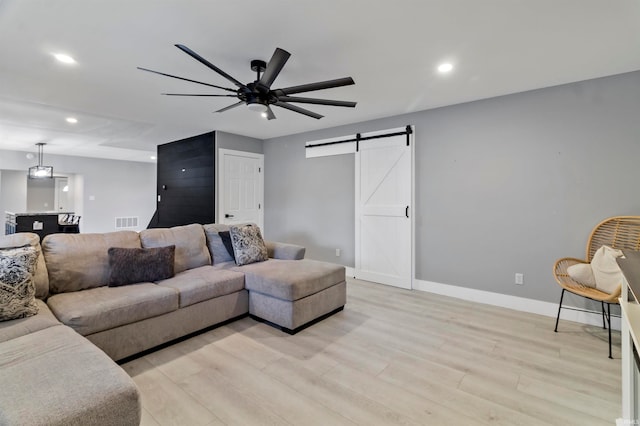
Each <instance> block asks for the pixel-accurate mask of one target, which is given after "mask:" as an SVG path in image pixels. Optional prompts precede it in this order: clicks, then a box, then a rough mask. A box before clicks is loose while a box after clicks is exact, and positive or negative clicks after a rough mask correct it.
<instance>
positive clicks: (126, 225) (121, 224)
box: [116, 216, 138, 230]
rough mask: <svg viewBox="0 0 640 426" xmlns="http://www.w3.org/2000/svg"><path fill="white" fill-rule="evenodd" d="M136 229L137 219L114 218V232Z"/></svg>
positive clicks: (133, 217)
mask: <svg viewBox="0 0 640 426" xmlns="http://www.w3.org/2000/svg"><path fill="white" fill-rule="evenodd" d="M136 228H138V217H137V216H132V217H116V230H122V229H133V230H135V229H136Z"/></svg>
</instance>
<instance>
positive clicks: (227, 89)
mask: <svg viewBox="0 0 640 426" xmlns="http://www.w3.org/2000/svg"><path fill="white" fill-rule="evenodd" d="M137 68H138V69H139V70H142V71H147V72H152V73H154V74H160V75H164V76H165V77H171V78H177V79H178V80H184V81H189V82H191V83H198V84H203V85H205V86H209V87H215V88H216V89H222V90H226V91H228V92H234V93H235V90H233V89H229V88H227V87H221V86H216V85H215V84H209V83H203V82H202V81H196V80H191V79H189V78H184V77H178V76H177V75H171V74H166V73H163V72H160V71H154V70H150V69H148V68H142V67H137Z"/></svg>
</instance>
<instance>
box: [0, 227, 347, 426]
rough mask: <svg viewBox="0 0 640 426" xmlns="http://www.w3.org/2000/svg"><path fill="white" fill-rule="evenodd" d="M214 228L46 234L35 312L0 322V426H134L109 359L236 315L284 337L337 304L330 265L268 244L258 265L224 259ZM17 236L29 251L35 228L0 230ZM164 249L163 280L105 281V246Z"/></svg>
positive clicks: (130, 404) (338, 277)
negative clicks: (169, 273)
mask: <svg viewBox="0 0 640 426" xmlns="http://www.w3.org/2000/svg"><path fill="white" fill-rule="evenodd" d="M225 229H228V227H226V226H225V225H216V224H210V225H204V226H203V225H198V224H193V225H187V226H180V227H174V228H167V229H148V230H144V231H141V232H140V233H137V232H134V231H120V232H112V233H104V234H52V235H49V236H47V237H46V238H45V239H44V241H43V242H42V248H41V249H42V254H43V255H42V256H40V258H39V263H38V268H37V270H36V279H35V282H36V287H37V292H36V296H37V297H38V298H39V300H38V305H39V307H40V311H39V313H38V314H37V315H35V316H32V317H28V318H23V319H19V320H11V321H5V322H0V382H2V383H3V385H2V386H0V424H3V425H4V424H8V425H12V424H34V425H36V424H38V425H39V424H42V425H45V424H47V425H75V424H78V425H80V424H83V425H91V424H96V425H98V424H99V425H102V424H105V425H109V424H123V425H128V424H138V423H139V421H140V400H139V395H138V393H137V389H136V387H135V385H134V383H133V381H132V380H131V379H130V378H129V377H128V376H127V375H126V373H124V371H123V370H122V369H121V368H120V367H119V366H118V365H117V364H116V363H114V362H113V361H118V360H122V359H124V358H126V357H129V356H131V355H134V354H138V353H140V352H142V351H145V350H147V349H151V348H154V347H156V346H158V345H161V344H163V343H167V342H170V341H172V340H174V339H177V338H180V337H183V336H186V335H189V334H190V333H193V332H196V331H199V330H202V329H205V328H208V327H211V326H214V325H218V324H221V323H224V322H226V321H231V320H233V319H235V318H239V317H243V316H246V315H247V314H251V315H252V316H253V317H254V318H256V319H259V320H264V321H268V322H270V323H272V325H276V326H278V327H280V328H282V329H283V330H284V331H287V332H295V331H298V330H299V329H301V328H304V327H305V326H308V325H309V324H311V323H313V322H315V321H317V320H319V319H321V318H323V317H325V316H327V315H330V314H332V313H334V312H336V311H338V310H340V309H342V307H343V306H344V304H345V302H346V284H345V274H344V268H343V267H342V266H338V265H332V264H328V263H324V262H315V261H311V260H306V259H303V257H304V248H302V247H299V246H294V245H287V244H279V243H267V247H268V251H269V255H270V257H271V258H270V259H269V260H267V261H264V262H260V263H254V264H249V265H244V266H236V265H235V263H234V262H233V261H232V260H231V258H230V256H229V254H228V252H226V249H225V248H224V245H223V243H222V240H221V239H220V236H219V232H220V231H222V230H225ZM25 243H29V244H33V245H36V246H38V247H40V246H39V244H38V240H37V236H36V235H35V234H15V235H13V236H5V237H0V247H15V246H19V245H23V244H25ZM171 245H173V246H175V261H174V272H175V275H174V276H173V277H171V278H168V279H163V280H158V281H155V282H142V283H135V284H129V285H121V286H115V287H109V286H108V284H109V277H110V273H111V267H110V265H109V256H108V254H107V253H108V250H109V248H112V247H120V248H132V249H140V248H144V249H147V248H154V247H166V246H171ZM274 257H275V259H274ZM45 301H46V303H45ZM72 330H73V331H72ZM74 331H75V332H74ZM43 355H44V357H43ZM21 377H22V378H21ZM7 383H8V384H9V385H8V386H7V385H5V384H7ZM52 394H54V395H55V398H52V397H51V395H52ZM26 395H29V396H30V397H29V398H25V396H26ZM116 413H117V414H116Z"/></svg>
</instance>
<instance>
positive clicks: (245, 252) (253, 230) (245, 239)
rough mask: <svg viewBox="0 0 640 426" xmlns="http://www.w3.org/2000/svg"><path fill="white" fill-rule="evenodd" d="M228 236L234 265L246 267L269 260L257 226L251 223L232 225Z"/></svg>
mask: <svg viewBox="0 0 640 426" xmlns="http://www.w3.org/2000/svg"><path fill="white" fill-rule="evenodd" d="M229 234H230V235H231V244H232V245H233V253H234V256H233V257H234V258H235V260H236V265H238V266H241V265H247V264H249V263H255V262H263V261H265V260H267V259H269V254H268V252H267V246H266V245H265V244H264V240H263V239H262V234H261V233H260V228H259V227H258V225H255V224H252V223H248V224H246V225H240V226H237V225H232V226H230V227H229Z"/></svg>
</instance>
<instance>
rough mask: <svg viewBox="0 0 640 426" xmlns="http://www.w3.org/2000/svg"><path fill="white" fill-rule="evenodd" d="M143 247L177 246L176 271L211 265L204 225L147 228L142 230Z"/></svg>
mask: <svg viewBox="0 0 640 426" xmlns="http://www.w3.org/2000/svg"><path fill="white" fill-rule="evenodd" d="M140 241H141V242H142V247H145V248H148V247H164V246H170V245H174V246H176V258H175V267H174V272H175V273H176V274H177V273H178V272H182V271H186V270H187V269H193V268H197V267H199V266H205V265H211V256H210V255H209V250H208V249H207V239H206V237H205V234H204V229H203V228H202V225H199V224H197V223H196V224H192V225H185V226H174V227H173V228H155V229H145V230H143V231H141V232H140Z"/></svg>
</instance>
